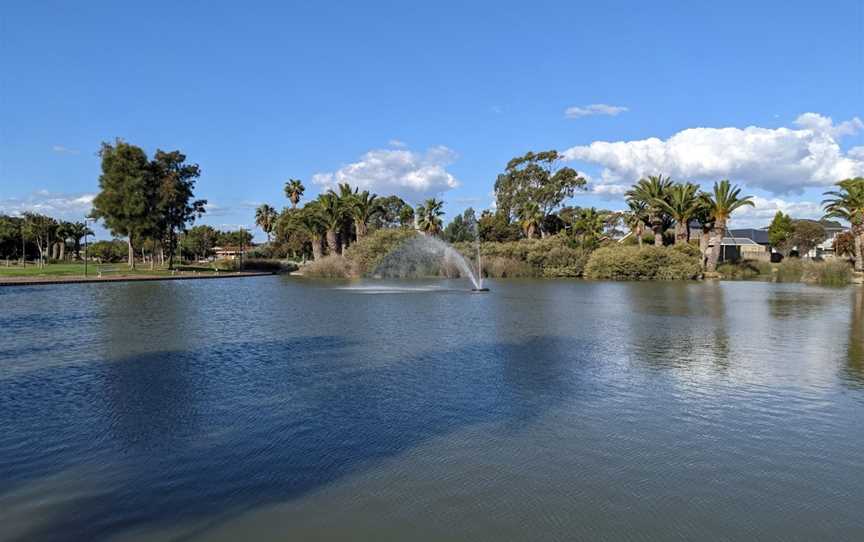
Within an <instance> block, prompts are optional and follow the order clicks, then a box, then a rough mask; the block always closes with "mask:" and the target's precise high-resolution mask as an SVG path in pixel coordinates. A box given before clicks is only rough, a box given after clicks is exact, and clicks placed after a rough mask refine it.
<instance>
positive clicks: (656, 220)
mask: <svg viewBox="0 0 864 542" xmlns="http://www.w3.org/2000/svg"><path fill="white" fill-rule="evenodd" d="M671 187H672V179H670V178H669V177H664V176H663V175H651V176H649V177H647V178H644V179H640V180H639V182H638V183H636V184H635V185H633V188H631V189H630V190H628V191H627V194H626V195H627V201H628V202H629V201H637V202H641V203H643V204H644V205H645V212H646V223H647V224H648V226H650V227H651V230H652V231H653V232H654V244H655V245H657V246H663V229H664V224H665V220H664V218H665V217H664V214H665V210H664V209H663V207H661V206H660V204H659V202H661V201H663V200H665V199H666V198H667V195H668V191H669V189H670V188H671Z"/></svg>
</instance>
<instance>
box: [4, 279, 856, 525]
mask: <svg viewBox="0 0 864 542" xmlns="http://www.w3.org/2000/svg"><path fill="white" fill-rule="evenodd" d="M489 286H490V287H491V288H492V292H491V293H488V294H469V293H467V292H466V290H467V288H468V285H467V284H466V283H465V282H464V281H452V282H446V281H445V282H440V281H439V282H391V283H380V282H362V283H335V282H313V281H303V280H302V279H294V278H288V277H268V278H250V279H233V280H222V281H183V282H161V283H139V284H135V283H130V284H110V285H66V286H41V287H33V288H29V287H26V288H25V287H15V288H0V540H15V541H17V540H38V541H52V540H87V541H91V540H93V541H99V540H225V541H231V540H308V539H317V540H440V539H445V538H446V539H450V540H471V541H477V540H490V541H499V540H579V539H581V540H601V539H603V540H652V539H653V540H670V539H681V540H757V539H759V540H816V539H820V540H862V539H864V513H862V510H861V503H862V502H864V295H862V290H861V289H858V288H847V289H823V288H817V287H809V286H802V285H784V284H767V283H711V282H708V283H693V284H684V283H670V284H657V283H650V284H616V283H591V282H570V281H507V282H503V281H499V282H493V283H491V284H490V285H489Z"/></svg>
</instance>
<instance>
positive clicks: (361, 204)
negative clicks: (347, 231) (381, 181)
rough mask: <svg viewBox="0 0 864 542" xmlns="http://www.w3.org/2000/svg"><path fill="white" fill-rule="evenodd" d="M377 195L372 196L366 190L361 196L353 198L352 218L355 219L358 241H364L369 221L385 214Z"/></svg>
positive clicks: (355, 195) (356, 195) (353, 196)
mask: <svg viewBox="0 0 864 542" xmlns="http://www.w3.org/2000/svg"><path fill="white" fill-rule="evenodd" d="M383 210H384V209H383V208H382V207H381V204H380V203H379V198H378V196H377V195H376V194H370V193H369V191H368V190H364V191H362V192H360V193H359V194H353V195H352V196H351V208H350V212H351V217H352V218H353V219H354V229H355V230H356V232H357V240H358V241H359V240H360V239H362V238H363V237H364V236H365V235H366V232H367V231H369V221H370V220H371V219H372V217H373V216H375V215H376V214H378V213H381V212H383Z"/></svg>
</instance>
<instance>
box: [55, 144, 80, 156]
mask: <svg viewBox="0 0 864 542" xmlns="http://www.w3.org/2000/svg"><path fill="white" fill-rule="evenodd" d="M51 150H52V151H54V152H56V153H58V154H78V153H79V152H80V151H79V150H78V149H70V148H69V147H64V146H63V145H54V146H53V147H51Z"/></svg>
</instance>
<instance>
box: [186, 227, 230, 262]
mask: <svg viewBox="0 0 864 542" xmlns="http://www.w3.org/2000/svg"><path fill="white" fill-rule="evenodd" d="M219 235H220V234H219V232H217V231H216V230H215V229H214V228H213V227H212V226H195V227H194V228H192V229H190V230H189V231H188V232H186V234H185V235H183V238H182V239H181V241H180V246H181V248H182V249H183V251H184V252H185V253H186V254H191V255H193V256H194V257H195V259H196V260H197V259H200V258H207V257H208V256H211V255H212V254H213V247H215V246H216V244H217V241H218V239H219ZM222 235H224V234H222Z"/></svg>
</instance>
